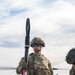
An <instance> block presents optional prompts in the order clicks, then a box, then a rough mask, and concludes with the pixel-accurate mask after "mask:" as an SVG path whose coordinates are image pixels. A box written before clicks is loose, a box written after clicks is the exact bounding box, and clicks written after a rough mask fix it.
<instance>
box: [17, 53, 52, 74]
mask: <svg viewBox="0 0 75 75" xmlns="http://www.w3.org/2000/svg"><path fill="white" fill-rule="evenodd" d="M23 61H24V58H22V59H21V61H20V63H19V66H18V67H17V69H16V72H17V73H18V74H21V73H22V71H21V69H19V68H20V67H21V65H22V62H23ZM27 66H28V75H53V70H52V67H51V63H50V61H49V60H48V59H47V58H46V57H44V55H42V54H41V55H35V54H34V53H31V54H30V55H29V59H28V65H27ZM25 67H26V66H25Z"/></svg>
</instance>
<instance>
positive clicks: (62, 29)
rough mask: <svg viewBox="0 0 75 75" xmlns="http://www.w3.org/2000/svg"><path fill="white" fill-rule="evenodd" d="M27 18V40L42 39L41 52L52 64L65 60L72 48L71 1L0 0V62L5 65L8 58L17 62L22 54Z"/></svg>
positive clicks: (74, 9) (74, 15)
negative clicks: (28, 36)
mask: <svg viewBox="0 0 75 75" xmlns="http://www.w3.org/2000/svg"><path fill="white" fill-rule="evenodd" d="M27 18H29V19H30V40H31V39H32V38H34V37H35V36H37V37H41V38H42V39H43V40H44V42H45V44H46V47H45V48H44V50H43V53H44V54H45V55H46V56H47V57H48V58H51V59H52V63H53V64H59V61H60V62H62V61H65V55H66V54H67V52H68V51H69V50H70V49H71V48H74V46H75V41H74V40H75V35H74V34H75V29H74V28H75V0H0V54H1V56H0V59H1V61H0V63H3V62H6V64H5V63H4V64H3V65H9V64H7V63H8V61H6V60H7V59H8V60H9V59H10V56H11V58H12V60H13V61H17V62H16V63H18V61H19V59H20V57H22V56H23V55H24V46H25V45H24V44H25V35H26V31H25V29H26V19H27ZM29 52H30V53H31V52H32V49H31V48H30V50H29ZM55 53H56V54H55ZM54 54H55V55H56V56H55V55H54ZM63 54H64V55H63ZM15 55H16V57H15ZM7 56H8V57H7ZM13 58H14V59H13ZM16 58H17V59H16ZM53 58H56V59H59V60H57V61H55V59H53ZM61 58H62V59H61ZM3 59H5V60H3ZM10 63H11V62H10ZM13 65H14V66H16V64H13ZM9 66H10V65H9Z"/></svg>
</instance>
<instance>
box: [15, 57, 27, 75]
mask: <svg viewBox="0 0 75 75" xmlns="http://www.w3.org/2000/svg"><path fill="white" fill-rule="evenodd" d="M23 68H27V64H26V63H25V61H24V57H23V58H21V60H20V62H19V64H18V67H17V68H16V73H17V74H21V73H22V69H23Z"/></svg>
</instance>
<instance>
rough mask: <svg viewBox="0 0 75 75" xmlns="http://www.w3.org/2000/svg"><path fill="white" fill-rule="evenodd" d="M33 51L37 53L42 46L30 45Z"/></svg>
mask: <svg viewBox="0 0 75 75" xmlns="http://www.w3.org/2000/svg"><path fill="white" fill-rule="evenodd" d="M32 48H33V50H34V52H35V53H39V52H40V51H41V50H42V46H34V47H32Z"/></svg>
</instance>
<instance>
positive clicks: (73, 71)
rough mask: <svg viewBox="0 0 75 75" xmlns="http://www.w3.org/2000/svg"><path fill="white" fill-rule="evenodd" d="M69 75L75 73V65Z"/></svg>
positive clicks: (74, 74)
mask: <svg viewBox="0 0 75 75" xmlns="http://www.w3.org/2000/svg"><path fill="white" fill-rule="evenodd" d="M69 75H75V66H72V68H71V70H70V73H69Z"/></svg>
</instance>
